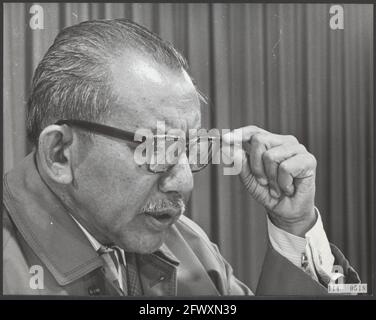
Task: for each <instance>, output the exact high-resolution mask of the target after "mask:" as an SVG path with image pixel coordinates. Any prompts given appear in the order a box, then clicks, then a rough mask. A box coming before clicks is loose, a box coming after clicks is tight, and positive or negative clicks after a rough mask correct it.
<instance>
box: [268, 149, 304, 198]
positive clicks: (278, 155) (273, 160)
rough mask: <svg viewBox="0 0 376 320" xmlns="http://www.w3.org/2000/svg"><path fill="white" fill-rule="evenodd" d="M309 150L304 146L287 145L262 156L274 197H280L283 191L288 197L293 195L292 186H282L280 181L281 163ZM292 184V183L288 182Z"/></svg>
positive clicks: (270, 150)
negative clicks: (279, 169) (279, 168)
mask: <svg viewBox="0 0 376 320" xmlns="http://www.w3.org/2000/svg"><path fill="white" fill-rule="evenodd" d="M306 152H307V150H306V148H305V147H304V146H303V145H302V144H287V145H280V146H278V147H275V148H271V149H269V150H267V151H265V152H264V154H263V156H262V160H263V165H264V168H265V173H266V176H267V179H268V183H269V185H270V188H271V190H272V191H273V194H272V195H273V196H275V197H279V196H280V194H281V192H280V191H281V190H280V189H282V191H283V192H285V193H287V194H288V195H290V194H291V186H290V185H289V184H286V183H287V182H286V183H284V184H280V183H279V181H278V167H279V165H280V163H281V162H282V161H284V160H286V159H288V158H291V157H293V156H295V155H297V154H300V153H306ZM288 182H290V181H288Z"/></svg>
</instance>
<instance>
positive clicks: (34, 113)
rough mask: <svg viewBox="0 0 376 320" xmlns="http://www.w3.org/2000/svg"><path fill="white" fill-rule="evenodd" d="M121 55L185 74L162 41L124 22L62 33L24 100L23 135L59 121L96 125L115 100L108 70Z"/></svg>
mask: <svg viewBox="0 0 376 320" xmlns="http://www.w3.org/2000/svg"><path fill="white" fill-rule="evenodd" d="M126 50H133V51H136V52H141V53H144V54H146V55H148V56H150V57H151V58H152V59H154V60H155V61H156V62H157V63H160V64H163V65H166V66H168V67H170V68H171V69H176V70H181V68H183V69H185V70H187V68H188V66H187V63H186V60H185V59H184V58H183V56H182V55H181V54H180V53H179V52H178V51H177V50H176V49H175V48H174V47H173V46H172V45H171V44H170V43H169V42H167V41H164V40H162V39H161V38H160V37H158V36H157V35H156V34H154V33H152V32H150V31H149V30H147V29H146V28H144V27H142V26H140V25H138V24H136V23H134V22H131V21H129V20H126V19H115V20H93V21H85V22H82V23H80V24H77V25H74V26H71V27H68V28H65V29H63V30H62V31H61V32H60V33H59V34H58V35H57V37H56V39H55V41H54V43H53V45H52V46H51V47H50V48H49V49H48V51H47V53H46V54H45V56H44V57H43V59H42V61H41V62H40V63H39V65H38V67H37V69H36V71H35V73H34V77H33V82H32V87H31V94H30V98H29V100H28V112H27V134H28V137H29V139H30V140H31V142H32V143H33V144H35V145H37V142H38V138H39V135H40V133H41V131H42V130H43V129H44V128H45V127H46V126H48V125H50V124H53V123H54V122H56V121H57V120H59V119H78V120H87V121H98V120H101V119H103V118H105V115H106V111H108V109H109V107H110V106H111V104H113V103H115V102H116V100H117V96H116V94H115V93H114V92H113V88H112V75H111V73H110V69H111V68H110V65H111V63H112V62H113V61H114V59H115V58H117V57H120V56H122V54H124V52H125V51H126Z"/></svg>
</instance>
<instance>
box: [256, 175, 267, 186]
mask: <svg viewBox="0 0 376 320" xmlns="http://www.w3.org/2000/svg"><path fill="white" fill-rule="evenodd" d="M257 181H258V183H259V184H261V185H262V186H267V185H268V180H266V179H265V178H262V177H261V178H257Z"/></svg>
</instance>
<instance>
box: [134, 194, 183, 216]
mask: <svg viewBox="0 0 376 320" xmlns="http://www.w3.org/2000/svg"><path fill="white" fill-rule="evenodd" d="M185 209H186V205H185V202H184V200H183V198H181V197H178V198H176V199H173V200H170V199H158V200H153V201H150V202H148V203H147V204H146V205H145V206H143V207H142V208H141V213H145V212H160V211H164V210H174V211H177V210H179V211H180V214H183V213H184V212H185Z"/></svg>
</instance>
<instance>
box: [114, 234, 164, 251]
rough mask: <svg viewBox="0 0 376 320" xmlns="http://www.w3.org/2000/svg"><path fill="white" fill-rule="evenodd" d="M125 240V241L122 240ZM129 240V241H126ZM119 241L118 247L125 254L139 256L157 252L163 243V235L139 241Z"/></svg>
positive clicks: (146, 237)
mask: <svg viewBox="0 0 376 320" xmlns="http://www.w3.org/2000/svg"><path fill="white" fill-rule="evenodd" d="M124 240H125V239H124ZM127 240H129V239H127ZM127 240H125V241H120V244H119V246H120V247H121V248H123V249H124V250H125V251H126V252H134V253H139V254H150V253H153V252H155V251H157V250H158V249H159V248H160V247H161V246H162V245H163V243H164V240H165V236H164V234H163V235H162V234H161V235H159V236H151V237H148V236H145V238H144V239H141V240H140V241H135V240H134V241H127Z"/></svg>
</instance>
